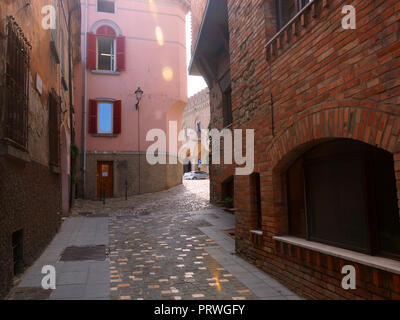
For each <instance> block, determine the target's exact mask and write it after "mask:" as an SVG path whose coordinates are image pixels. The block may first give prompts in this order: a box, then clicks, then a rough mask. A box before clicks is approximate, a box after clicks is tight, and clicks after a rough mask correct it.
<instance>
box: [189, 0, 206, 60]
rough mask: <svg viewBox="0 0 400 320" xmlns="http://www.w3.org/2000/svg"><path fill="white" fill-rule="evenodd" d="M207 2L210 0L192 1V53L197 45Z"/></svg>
mask: <svg viewBox="0 0 400 320" xmlns="http://www.w3.org/2000/svg"><path fill="white" fill-rule="evenodd" d="M207 2H208V0H191V9H190V11H191V12H192V53H193V51H194V48H195V46H196V43H197V39H198V34H199V30H200V26H201V22H202V21H203V16H204V11H205V9H206V7H207Z"/></svg>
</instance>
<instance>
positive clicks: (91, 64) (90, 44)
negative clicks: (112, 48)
mask: <svg viewBox="0 0 400 320" xmlns="http://www.w3.org/2000/svg"><path fill="white" fill-rule="evenodd" d="M96 51H97V37H96V35H95V34H93V33H88V34H87V56H86V65H87V68H88V69H96V68H97V53H96Z"/></svg>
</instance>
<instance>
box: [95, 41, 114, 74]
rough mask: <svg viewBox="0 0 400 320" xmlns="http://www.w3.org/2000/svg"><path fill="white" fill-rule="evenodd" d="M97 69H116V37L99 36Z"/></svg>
mask: <svg viewBox="0 0 400 320" xmlns="http://www.w3.org/2000/svg"><path fill="white" fill-rule="evenodd" d="M97 69H98V70H108V71H114V70H115V38H111V37H103V36H98V37H97Z"/></svg>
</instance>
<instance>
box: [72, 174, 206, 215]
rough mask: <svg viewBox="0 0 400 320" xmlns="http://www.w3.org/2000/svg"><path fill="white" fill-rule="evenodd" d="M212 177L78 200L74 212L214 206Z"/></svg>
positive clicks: (159, 210)
mask: <svg viewBox="0 0 400 320" xmlns="http://www.w3.org/2000/svg"><path fill="white" fill-rule="evenodd" d="M209 185H210V182H209V181H208V180H200V181H184V183H183V185H180V186H177V187H175V188H171V189H169V190H166V191H161V192H156V193H149V194H142V195H138V196H133V197H129V199H128V201H125V199H107V201H106V205H105V206H103V203H102V202H101V201H88V200H80V199H78V200H76V202H75V206H74V210H73V214H74V215H79V214H93V215H100V216H101V215H108V216H127V215H135V214H137V213H141V212H151V213H152V214H153V215H154V214H158V213H168V212H170V211H171V210H172V209H173V211H174V213H179V212H193V211H198V210H204V209H209V208H212V205H211V204H210V201H209V200H210V196H209Z"/></svg>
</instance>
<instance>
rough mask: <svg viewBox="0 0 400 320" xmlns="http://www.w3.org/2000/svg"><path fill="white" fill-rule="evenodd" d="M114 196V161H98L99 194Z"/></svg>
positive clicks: (100, 195) (99, 195)
mask: <svg viewBox="0 0 400 320" xmlns="http://www.w3.org/2000/svg"><path fill="white" fill-rule="evenodd" d="M104 194H105V196H106V197H112V196H113V195H114V170H113V162H108V161H99V162H97V196H98V197H102V196H103V195H104Z"/></svg>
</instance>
